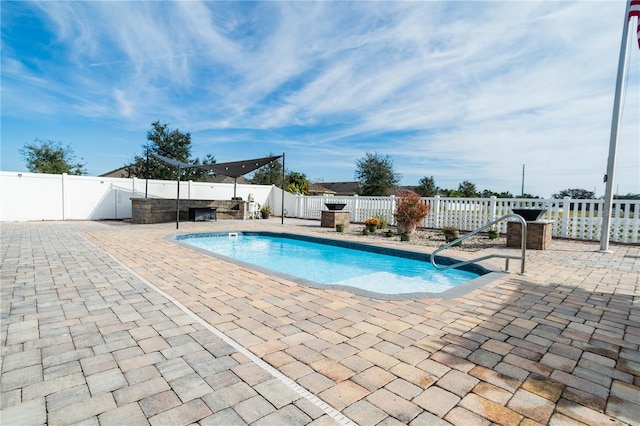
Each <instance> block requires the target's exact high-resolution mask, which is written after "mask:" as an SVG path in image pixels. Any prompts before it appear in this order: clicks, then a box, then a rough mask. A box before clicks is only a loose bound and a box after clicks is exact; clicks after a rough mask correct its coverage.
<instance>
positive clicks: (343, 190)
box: [322, 182, 360, 195]
mask: <svg viewBox="0 0 640 426" xmlns="http://www.w3.org/2000/svg"><path fill="white" fill-rule="evenodd" d="M322 186H324V187H325V188H326V189H328V190H330V191H333V192H335V195H357V194H358V193H359V192H360V183H359V182H322Z"/></svg>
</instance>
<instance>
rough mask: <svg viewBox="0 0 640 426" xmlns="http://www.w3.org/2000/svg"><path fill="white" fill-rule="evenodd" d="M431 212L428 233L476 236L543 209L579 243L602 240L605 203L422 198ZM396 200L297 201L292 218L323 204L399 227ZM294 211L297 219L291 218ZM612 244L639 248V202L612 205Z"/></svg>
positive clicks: (309, 214)
mask: <svg viewBox="0 0 640 426" xmlns="http://www.w3.org/2000/svg"><path fill="white" fill-rule="evenodd" d="M423 200H424V201H425V202H426V203H428V204H429V205H430V206H431V211H430V212H429V215H428V216H427V217H426V218H425V219H424V220H423V222H422V226H423V227H426V228H442V227H443V226H455V227H457V228H458V229H460V230H464V231H472V230H474V229H477V228H479V227H481V226H482V225H485V224H487V223H489V222H490V221H492V220H494V219H497V218H499V217H501V216H503V215H505V214H508V213H511V210H512V209H518V208H539V209H544V210H546V211H545V213H544V216H542V217H541V218H540V220H548V221H553V236H554V237H562V238H573V239H579V240H593V241H597V240H599V239H600V228H601V226H602V212H603V200H574V199H571V198H569V197H565V198H563V199H530V198H509V199H506V198H496V197H491V198H444V197H439V196H436V197H432V198H423ZM395 201H396V200H395V197H393V196H391V197H358V196H354V197H328V196H314V197H310V196H298V197H296V199H295V210H291V209H290V210H289V212H290V213H289V216H295V217H299V218H306V219H320V216H321V213H320V212H321V211H322V210H326V207H325V206H324V203H327V202H331V203H345V204H346V207H345V208H344V209H345V210H348V211H349V212H350V213H351V222H364V220H365V219H367V218H369V217H374V216H375V217H383V218H386V219H387V221H388V222H389V223H390V224H395V221H394V219H393V211H394V210H395ZM293 211H295V214H292V212H293ZM610 225H611V227H610V239H611V241H616V242H622V243H639V242H640V200H614V205H613V209H612V211H611V224H610ZM498 228H499V230H500V232H503V233H504V232H506V229H507V223H506V222H504V221H503V222H501V223H500V224H499V227H498Z"/></svg>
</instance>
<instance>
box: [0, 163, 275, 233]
mask: <svg viewBox="0 0 640 426" xmlns="http://www.w3.org/2000/svg"><path fill="white" fill-rule="evenodd" d="M176 183H177V182H176V181H162V180H151V179H150V180H149V181H146V180H145V179H136V178H132V179H127V178H107V177H95V176H75V175H67V174H61V175H52V174H42V173H26V172H3V171H0V220H1V221H13V220H17V221H27V220H87V219H88V220H100V219H124V218H130V217H131V198H135V197H144V196H145V194H147V196H149V197H154V198H175V197H176V193H177V185H176ZM236 192H237V196H239V197H242V198H243V200H248V197H249V194H252V195H253V196H254V199H255V200H256V202H258V203H260V204H266V203H268V202H269V201H270V200H273V202H274V203H276V204H277V205H278V206H280V205H281V202H280V199H277V200H276V199H275V197H274V195H273V193H274V187H272V186H266V185H237V187H236ZM233 194H234V186H233V184H219V183H217V184H211V183H206V182H191V181H182V182H180V199H183V200H186V199H196V198H197V199H205V200H206V199H223V200H224V199H231V197H232V196H233ZM278 212H279V210H274V213H276V214H277V213H278Z"/></svg>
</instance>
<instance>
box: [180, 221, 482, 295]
mask: <svg viewBox="0 0 640 426" xmlns="http://www.w3.org/2000/svg"><path fill="white" fill-rule="evenodd" d="M175 239H176V240H177V241H178V242H180V243H181V244H185V245H187V246H189V247H192V248H196V249H197V250H200V251H203V252H205V253H208V254H211V255H214V256H216V257H220V258H222V259H225V260H229V261H232V262H235V263H239V264H241V265H243V266H249V267H251V268H253V269H261V270H265V271H266V272H268V273H271V274H275V275H279V276H284V277H285V278H287V279H291V280H293V281H295V282H298V283H302V284H305V285H309V286H311V287H315V288H331V289H341V290H347V291H351V292H353V293H357V294H361V295H366V296H370V297H376V298H384V299H407V298H415V297H429V296H433V295H435V296H437V297H456V295H457V294H459V293H460V290H462V289H463V288H464V290H465V292H466V291H468V290H469V287H472V288H475V287H477V286H478V285H481V284H483V283H485V282H486V280H481V279H480V277H485V276H486V275H488V272H489V271H487V270H486V269H484V268H482V267H480V266H478V265H468V266H467V267H466V268H465V269H451V270H447V271H438V270H436V269H435V268H433V266H432V265H431V263H430V262H429V258H428V255H426V254H424V253H415V252H410V251H405V250H397V249H390V248H383V247H379V246H373V245H368V244H359V243H354V242H347V241H343V240H331V239H326V238H316V237H310V236H304V235H297V234H285V233H272V232H233V233H229V232H224V233H199V234H186V235H179V236H176V237H175ZM438 262H439V263H442V264H446V263H451V262H452V260H451V259H447V258H439V259H438ZM470 284H475V285H471V286H470ZM456 290H459V291H456Z"/></svg>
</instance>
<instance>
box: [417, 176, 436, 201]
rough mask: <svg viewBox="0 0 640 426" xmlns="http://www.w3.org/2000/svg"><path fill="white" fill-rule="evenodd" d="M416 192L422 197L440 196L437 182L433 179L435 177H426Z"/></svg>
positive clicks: (419, 183) (420, 182)
mask: <svg viewBox="0 0 640 426" xmlns="http://www.w3.org/2000/svg"><path fill="white" fill-rule="evenodd" d="M416 192H417V193H418V194H419V195H420V196H421V197H435V196H436V195H438V187H437V186H436V181H435V180H434V179H433V176H430V177H426V176H425V177H423V178H422V179H420V181H419V182H418V187H417V188H416Z"/></svg>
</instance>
